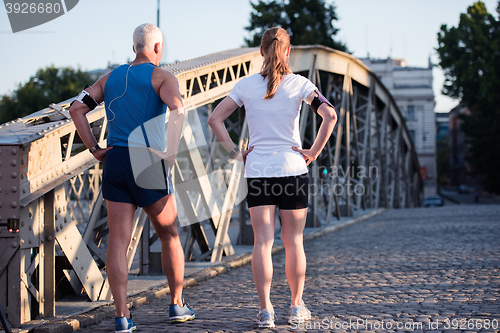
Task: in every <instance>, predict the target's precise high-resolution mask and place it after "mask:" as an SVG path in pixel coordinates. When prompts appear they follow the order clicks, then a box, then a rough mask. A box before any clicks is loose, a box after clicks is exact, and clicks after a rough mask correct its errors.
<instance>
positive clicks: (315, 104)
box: [311, 89, 334, 114]
mask: <svg viewBox="0 0 500 333" xmlns="http://www.w3.org/2000/svg"><path fill="white" fill-rule="evenodd" d="M314 91H315V92H316V94H318V96H316V97H314V98H313V100H312V102H311V110H312V111H313V112H314V113H316V114H318V109H319V107H320V106H321V104H323V103H326V104H328V105H329V106H331V107H332V108H333V107H334V106H333V105H332V104H331V103H330V102H328V100H327V99H326V98H325V96H323V95H321V93H320V92H319V91H318V90H317V89H316V90H314Z"/></svg>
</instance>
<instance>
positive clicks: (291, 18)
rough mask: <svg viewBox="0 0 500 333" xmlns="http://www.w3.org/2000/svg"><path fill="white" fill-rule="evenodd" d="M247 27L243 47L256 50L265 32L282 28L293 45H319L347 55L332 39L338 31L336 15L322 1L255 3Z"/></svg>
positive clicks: (295, 0) (275, 0)
mask: <svg viewBox="0 0 500 333" xmlns="http://www.w3.org/2000/svg"><path fill="white" fill-rule="evenodd" d="M250 4H251V5H252V8H253V11H252V12H251V13H250V25H249V26H248V27H246V29H247V30H248V31H250V33H252V34H253V36H252V38H251V39H246V38H245V43H246V44H247V46H259V45H260V40H261V38H262V34H263V33H264V31H266V30H267V29H268V28H271V27H282V28H283V29H285V30H287V31H288V33H289V34H290V38H291V43H292V44H293V45H312V44H321V45H325V46H328V47H331V48H334V49H337V50H341V51H345V52H347V47H346V46H345V45H344V44H343V43H342V42H338V41H335V40H334V39H333V37H334V36H335V35H336V34H337V32H338V29H337V28H335V27H334V26H333V22H334V21H336V20H337V19H338V18H337V14H336V13H335V6H334V5H333V4H331V5H329V4H326V3H325V1H324V0H288V1H284V0H257V3H252V2H250Z"/></svg>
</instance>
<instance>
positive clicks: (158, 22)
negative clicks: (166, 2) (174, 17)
mask: <svg viewBox="0 0 500 333" xmlns="http://www.w3.org/2000/svg"><path fill="white" fill-rule="evenodd" d="M156 26H157V27H158V28H159V27H160V0H158V10H157V11H156Z"/></svg>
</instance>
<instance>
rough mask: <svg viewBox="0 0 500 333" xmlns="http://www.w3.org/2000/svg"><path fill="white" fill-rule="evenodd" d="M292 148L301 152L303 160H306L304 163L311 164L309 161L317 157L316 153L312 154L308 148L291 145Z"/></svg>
mask: <svg viewBox="0 0 500 333" xmlns="http://www.w3.org/2000/svg"><path fill="white" fill-rule="evenodd" d="M292 149H293V150H295V151H296V152H299V153H301V154H302V156H303V157H304V160H306V165H309V164H311V162H312V161H314V160H316V158H317V157H318V155H316V154H314V153H313V152H312V151H311V150H310V149H300V148H299V147H292Z"/></svg>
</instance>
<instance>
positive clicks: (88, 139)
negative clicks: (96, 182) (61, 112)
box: [69, 74, 109, 162]
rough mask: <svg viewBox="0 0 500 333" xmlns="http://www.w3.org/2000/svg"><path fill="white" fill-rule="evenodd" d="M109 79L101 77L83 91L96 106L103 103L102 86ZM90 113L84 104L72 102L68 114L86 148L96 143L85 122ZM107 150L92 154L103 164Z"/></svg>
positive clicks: (88, 125) (87, 123) (106, 76)
mask: <svg viewBox="0 0 500 333" xmlns="http://www.w3.org/2000/svg"><path fill="white" fill-rule="evenodd" d="M108 77H109V74H107V75H105V76H103V77H101V78H100V79H99V80H97V81H96V82H95V83H94V84H93V85H92V88H90V87H88V88H87V89H85V91H87V92H88V93H89V94H90V97H92V98H93V99H94V100H95V101H96V103H97V104H100V103H102V102H103V101H104V85H105V84H106V81H107V79H108ZM89 112H90V108H89V107H88V106H87V105H86V104H85V103H80V102H77V101H76V102H74V103H73V105H72V106H71V107H70V109H69V113H70V115H71V119H72V120H73V123H74V124H75V127H76V130H77V132H78V135H80V138H81V139H82V141H83V143H84V144H85V146H86V147H87V148H92V147H95V146H96V145H97V141H96V139H95V138H94V136H93V135H92V130H91V128H90V124H89V122H88V120H87V117H86V114H87V113H89ZM108 150H109V148H108V149H101V150H98V151H96V152H95V153H94V157H95V158H96V159H97V160H99V161H100V162H104V156H105V155H106V152H107V151H108Z"/></svg>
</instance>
